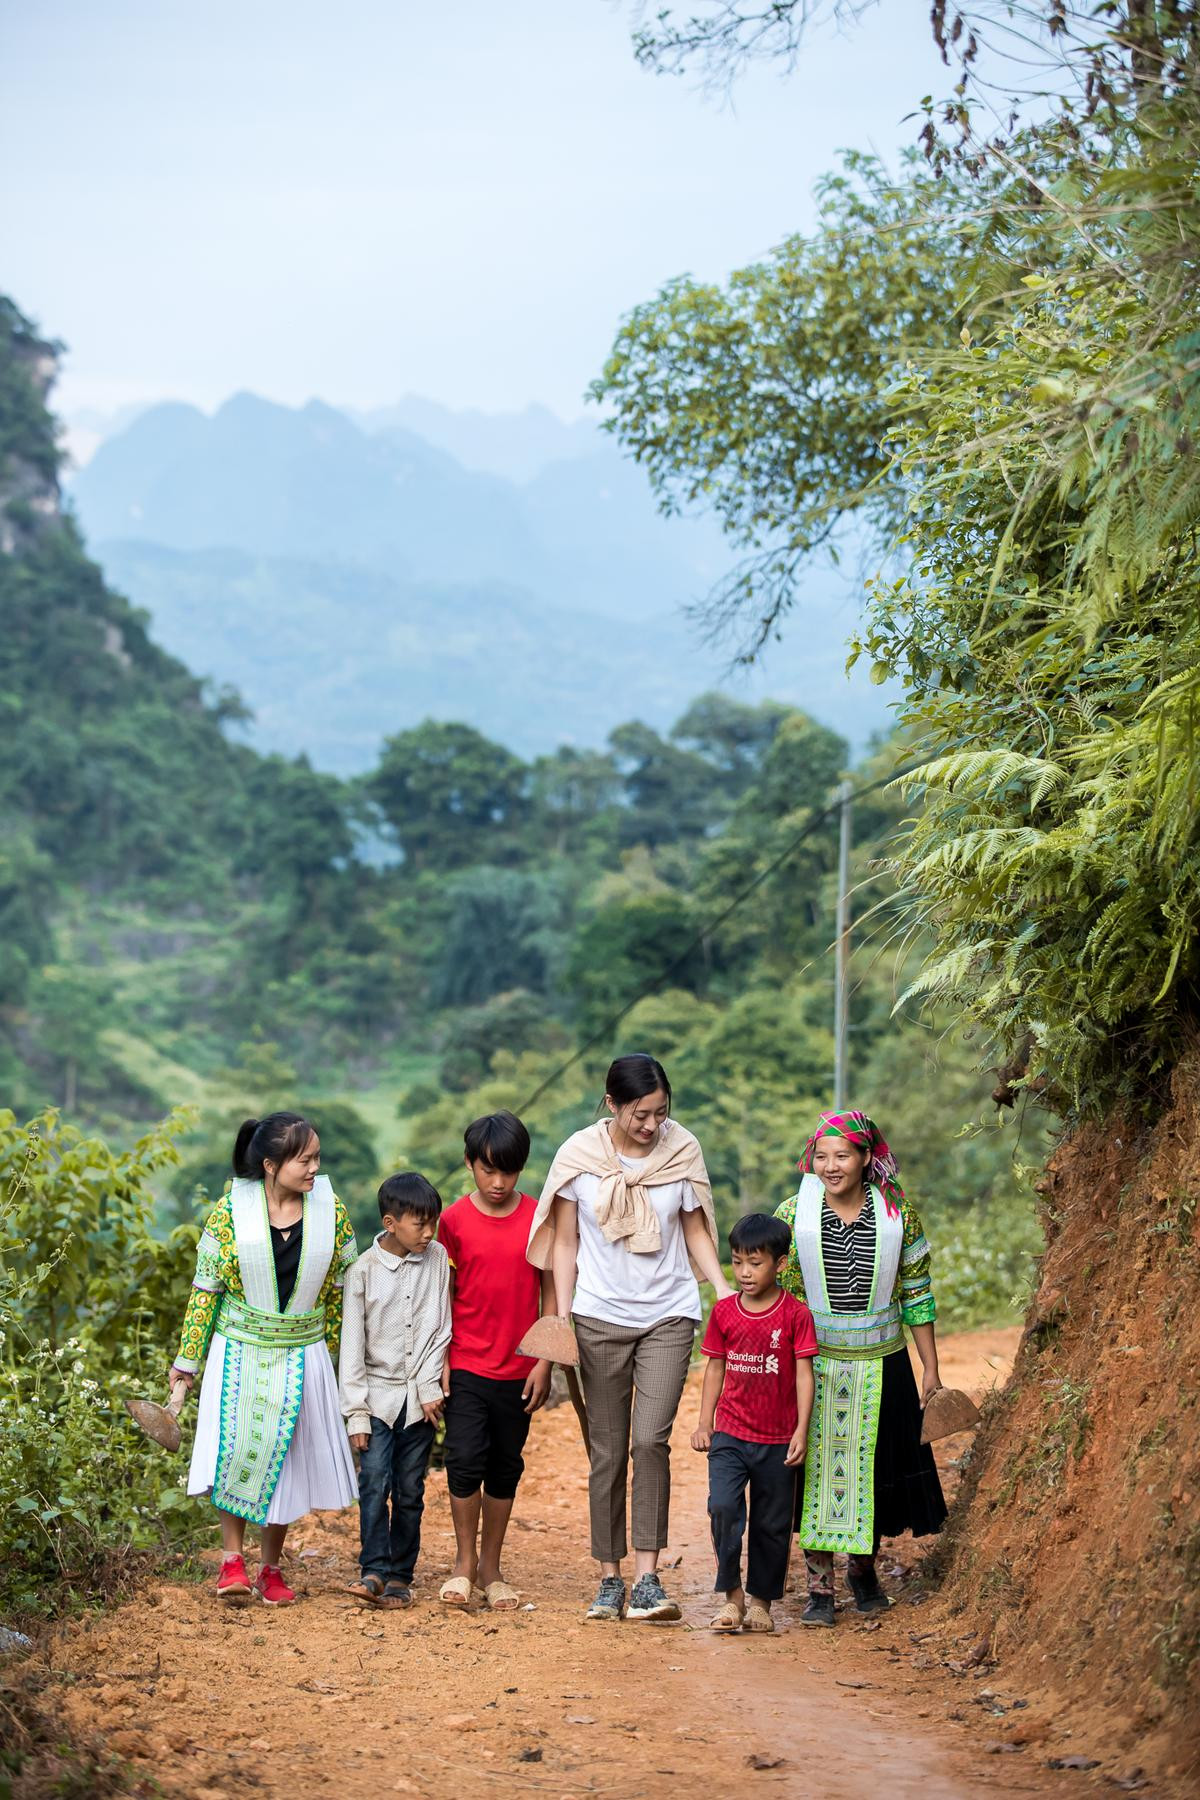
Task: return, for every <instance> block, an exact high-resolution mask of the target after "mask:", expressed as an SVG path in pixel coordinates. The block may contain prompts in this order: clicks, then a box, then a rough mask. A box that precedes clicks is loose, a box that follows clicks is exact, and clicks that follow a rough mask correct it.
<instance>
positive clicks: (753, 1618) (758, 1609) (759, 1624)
mask: <svg viewBox="0 0 1200 1800" xmlns="http://www.w3.org/2000/svg"><path fill="white" fill-rule="evenodd" d="M774 1629H775V1621H774V1619H773V1618H772V1617H771V1609H770V1607H769V1606H764V1605H763V1603H762V1601H761V1600H753V1599H752V1600H749V1601H747V1603H746V1617H745V1618H744V1619H743V1620H742V1630H743V1631H774Z"/></svg>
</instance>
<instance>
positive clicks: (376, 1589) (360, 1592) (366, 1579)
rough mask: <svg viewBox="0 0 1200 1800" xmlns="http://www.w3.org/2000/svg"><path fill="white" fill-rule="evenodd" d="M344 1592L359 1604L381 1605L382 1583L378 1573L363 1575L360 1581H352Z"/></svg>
mask: <svg viewBox="0 0 1200 1800" xmlns="http://www.w3.org/2000/svg"><path fill="white" fill-rule="evenodd" d="M346 1592H347V1593H348V1594H349V1595H350V1596H351V1598H352V1599H355V1600H357V1601H358V1603H359V1605H360V1606H382V1605H383V1583H382V1581H381V1580H380V1579H379V1577H378V1575H364V1576H363V1578H362V1580H361V1581H356V1582H354V1583H353V1584H352V1586H350V1587H348V1588H347V1589H346Z"/></svg>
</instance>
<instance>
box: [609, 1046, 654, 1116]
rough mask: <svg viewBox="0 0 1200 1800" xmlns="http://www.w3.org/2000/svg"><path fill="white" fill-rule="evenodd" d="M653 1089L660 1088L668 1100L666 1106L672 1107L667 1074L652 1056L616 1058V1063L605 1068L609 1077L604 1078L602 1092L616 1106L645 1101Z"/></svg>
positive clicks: (639, 1055)
mask: <svg viewBox="0 0 1200 1800" xmlns="http://www.w3.org/2000/svg"><path fill="white" fill-rule="evenodd" d="M655 1088H661V1089H662V1091H663V1093H664V1094H665V1095H666V1096H667V1106H668V1108H669V1107H670V1104H671V1084H670V1082H669V1081H668V1080H667V1071H666V1070H665V1069H664V1068H663V1066H662V1064H661V1063H660V1062H657V1061H656V1060H655V1058H654V1057H653V1056H647V1055H646V1054H645V1052H644V1051H641V1050H638V1051H636V1052H635V1053H634V1054H633V1055H632V1056H618V1058H617V1060H616V1062H614V1063H610V1064H609V1066H608V1074H607V1075H606V1076H605V1077H604V1092H605V1093H606V1094H607V1095H608V1098H609V1099H610V1100H615V1101H616V1103H617V1105H618V1106H628V1105H629V1104H630V1102H631V1101H633V1100H644V1099H645V1098H646V1095H647V1094H652V1093H653V1092H654V1090H655Z"/></svg>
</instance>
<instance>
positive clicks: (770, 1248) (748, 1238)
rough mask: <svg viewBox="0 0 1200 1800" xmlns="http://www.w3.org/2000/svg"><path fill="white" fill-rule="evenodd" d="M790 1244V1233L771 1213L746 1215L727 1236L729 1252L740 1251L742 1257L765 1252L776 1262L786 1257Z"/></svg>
mask: <svg viewBox="0 0 1200 1800" xmlns="http://www.w3.org/2000/svg"><path fill="white" fill-rule="evenodd" d="M791 1242H792V1234H791V1231H790V1230H789V1228H788V1227H787V1226H786V1225H785V1224H784V1222H783V1220H782V1219H777V1218H775V1217H774V1215H773V1214H772V1213H747V1214H746V1216H745V1218H744V1219H739V1220H738V1222H737V1224H736V1225H735V1226H734V1228H733V1230H732V1231H731V1232H730V1234H729V1248H730V1250H740V1251H741V1253H742V1255H743V1256H749V1255H753V1253H754V1251H755V1250H765V1251H766V1252H767V1255H768V1256H770V1257H772V1258H773V1259H774V1260H775V1261H776V1262H778V1261H779V1258H780V1257H781V1256H786V1255H787V1253H788V1249H789V1247H790V1245H791Z"/></svg>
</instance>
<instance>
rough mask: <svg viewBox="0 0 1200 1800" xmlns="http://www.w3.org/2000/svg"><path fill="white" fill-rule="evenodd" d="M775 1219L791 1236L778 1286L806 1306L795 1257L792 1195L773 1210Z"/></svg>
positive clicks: (794, 1220) (805, 1296) (794, 1202)
mask: <svg viewBox="0 0 1200 1800" xmlns="http://www.w3.org/2000/svg"><path fill="white" fill-rule="evenodd" d="M775 1217H776V1218H777V1219H782V1220H783V1222H784V1224H785V1225H786V1226H787V1228H788V1230H789V1231H790V1232H791V1234H792V1238H791V1242H790V1243H789V1245H788V1253H787V1261H786V1262H785V1263H784V1265H783V1268H782V1269H781V1270H780V1274H779V1285H780V1287H782V1288H784V1289H786V1291H787V1292H788V1293H789V1294H794V1295H795V1297H796V1299H797V1300H802V1301H803V1302H804V1304H805V1305H806V1306H807V1305H808V1295H807V1294H806V1293H805V1291H804V1277H803V1275H802V1274H801V1273H800V1261H799V1258H798V1257H797V1255H796V1196H795V1194H793V1195H792V1197H791V1199H790V1200H785V1201H784V1202H783V1204H782V1206H777V1207H776V1208H775Z"/></svg>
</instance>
